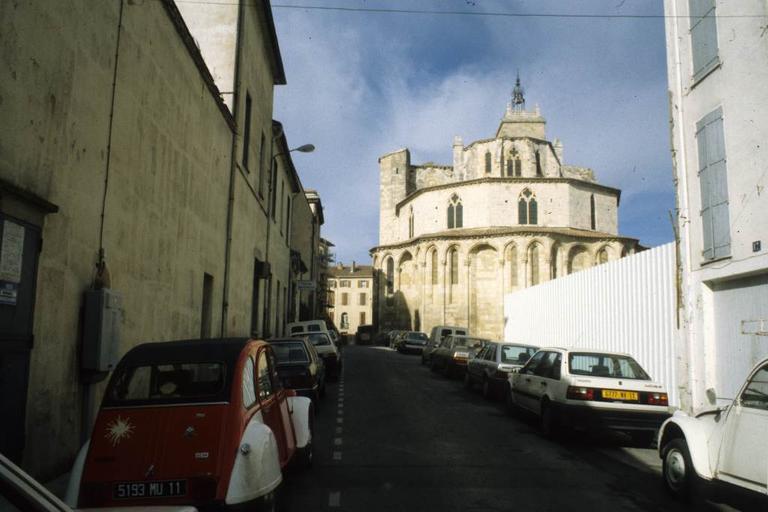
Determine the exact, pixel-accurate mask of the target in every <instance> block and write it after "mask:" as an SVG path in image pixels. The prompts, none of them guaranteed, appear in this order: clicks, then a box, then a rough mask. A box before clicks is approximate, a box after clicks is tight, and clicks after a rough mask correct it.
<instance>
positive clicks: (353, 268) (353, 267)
mask: <svg viewBox="0 0 768 512" xmlns="http://www.w3.org/2000/svg"><path fill="white" fill-rule="evenodd" d="M352 273H353V274H354V273H355V260H352Z"/></svg>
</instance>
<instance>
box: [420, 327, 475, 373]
mask: <svg viewBox="0 0 768 512" xmlns="http://www.w3.org/2000/svg"><path fill="white" fill-rule="evenodd" d="M468 331H469V329H467V328H466V327H454V326H451V325H436V326H434V327H433V328H432V330H431V331H430V333H429V341H427V344H426V345H424V348H423V349H422V351H421V364H424V365H429V364H430V361H431V359H432V352H434V351H435V350H436V349H437V347H438V346H439V345H440V342H442V341H443V339H445V337H446V336H450V335H451V334H460V335H464V336H466V334H467V332H468Z"/></svg>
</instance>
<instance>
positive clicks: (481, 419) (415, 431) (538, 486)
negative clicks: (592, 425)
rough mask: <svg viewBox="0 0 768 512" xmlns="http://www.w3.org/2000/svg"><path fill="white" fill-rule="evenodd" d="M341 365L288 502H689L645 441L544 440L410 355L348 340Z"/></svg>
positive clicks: (536, 505)
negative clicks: (673, 491) (671, 488)
mask: <svg viewBox="0 0 768 512" xmlns="http://www.w3.org/2000/svg"><path fill="white" fill-rule="evenodd" d="M344 365H345V367H344V368H345V369H344V375H343V378H342V379H341V381H340V382H339V383H338V384H334V385H330V386H329V387H328V395H327V397H326V398H325V401H324V402H323V403H322V407H323V409H322V410H321V411H320V413H319V414H318V416H317V424H316V432H315V438H316V444H315V463H314V467H313V468H312V469H311V470H310V471H309V472H307V473H304V474H301V473H293V474H292V475H290V476H289V478H288V479H287V482H286V485H285V487H284V489H283V503H284V504H285V510H286V511H299V510H348V511H357V510H366V511H392V510H404V511H426V510H435V511H453V510H456V511H459V510H460V511H465V512H466V511H472V510H477V511H480V510H483V511H491V510H498V511H501V510H513V509H518V508H523V507H524V508H526V509H528V510H537V511H538V510H591V511H601V510H605V511H617V510H631V511H636V510H647V511H658V510H689V509H687V508H685V507H683V506H681V505H680V504H677V503H676V502H674V501H673V500H671V499H670V498H669V497H668V496H667V495H666V494H665V493H664V490H663V488H662V484H661V480H660V477H659V475H658V471H657V470H656V469H653V468H652V467H651V464H658V459H657V458H656V457H655V453H654V451H653V450H641V449H637V448H629V449H626V448H625V446H623V445H624V444H626V443H624V442H623V440H622V439H619V438H616V439H609V440H600V439H595V438H591V439H581V436H580V435H579V434H573V435H569V436H567V438H566V439H565V440H561V441H557V442H554V441H549V440H547V439H545V438H543V437H542V436H541V435H540V434H539V433H538V431H537V429H536V426H535V424H534V423H533V422H531V421H525V420H524V419H523V420H518V419H514V418H511V417H509V416H507V415H506V414H505V411H504V408H503V405H502V404H501V403H500V402H489V401H486V400H484V399H483V398H482V397H481V396H480V394H479V393H470V392H468V391H466V390H465V389H464V388H463V386H462V385H461V382H460V381H458V380H448V379H446V378H444V377H443V376H442V375H436V374H433V373H431V372H430V371H429V370H428V369H427V368H426V367H423V366H421V365H420V364H419V357H418V356H414V355H403V354H399V353H397V352H394V351H392V350H390V349H388V348H382V347H365V346H349V347H346V349H345V354H344ZM627 446H628V445H627ZM632 454H635V455H634V456H632ZM699 510H719V508H714V507H704V508H699Z"/></svg>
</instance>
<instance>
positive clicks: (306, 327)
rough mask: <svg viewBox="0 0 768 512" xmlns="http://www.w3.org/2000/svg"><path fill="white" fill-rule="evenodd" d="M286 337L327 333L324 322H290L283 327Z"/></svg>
mask: <svg viewBox="0 0 768 512" xmlns="http://www.w3.org/2000/svg"><path fill="white" fill-rule="evenodd" d="M285 329H286V331H288V336H294V335H296V334H306V333H308V332H325V333H327V332H328V327H327V326H326V325H325V320H307V321H305V322H291V323H289V324H288V325H286V326H285Z"/></svg>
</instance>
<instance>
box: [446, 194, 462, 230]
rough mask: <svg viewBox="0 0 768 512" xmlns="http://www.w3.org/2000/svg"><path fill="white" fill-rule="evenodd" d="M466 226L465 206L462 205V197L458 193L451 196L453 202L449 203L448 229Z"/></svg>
mask: <svg viewBox="0 0 768 512" xmlns="http://www.w3.org/2000/svg"><path fill="white" fill-rule="evenodd" d="M463 226H464V207H463V206H462V205H461V199H460V198H459V196H457V195H456V194H453V195H452V196H451V202H450V203H449V204H448V229H453V228H460V227H463Z"/></svg>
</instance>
